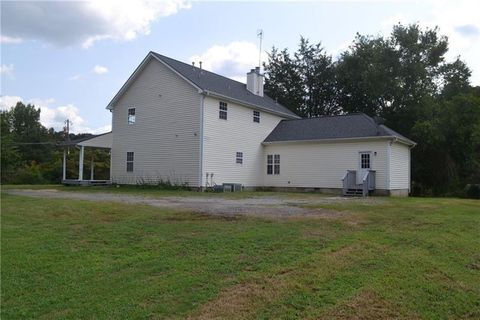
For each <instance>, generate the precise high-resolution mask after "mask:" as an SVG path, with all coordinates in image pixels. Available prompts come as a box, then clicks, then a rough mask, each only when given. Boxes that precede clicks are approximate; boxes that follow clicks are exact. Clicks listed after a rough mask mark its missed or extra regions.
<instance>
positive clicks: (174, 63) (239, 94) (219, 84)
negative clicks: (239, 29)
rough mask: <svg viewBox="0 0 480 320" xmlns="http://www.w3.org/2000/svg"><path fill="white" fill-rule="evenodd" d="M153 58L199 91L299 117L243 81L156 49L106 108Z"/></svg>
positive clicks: (113, 102) (111, 103) (285, 115)
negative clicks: (165, 54) (251, 88)
mask: <svg viewBox="0 0 480 320" xmlns="http://www.w3.org/2000/svg"><path fill="white" fill-rule="evenodd" d="M152 58H155V59H156V60H158V61H160V62H161V63H163V64H164V65H165V66H167V67H168V68H169V69H171V70H172V71H173V72H175V73H176V74H177V75H178V76H180V77H181V78H182V79H184V80H185V81H187V82H188V83H189V84H191V85H192V86H194V87H195V88H197V89H198V90H199V92H200V93H205V94H208V95H213V96H218V97H220V98H225V99H231V100H233V101H235V102H237V103H240V104H244V105H246V106H249V107H252V108H258V109H261V110H264V111H267V112H271V113H274V114H278V115H281V116H283V117H285V118H288V119H299V118H300V117H299V116H297V115H296V114H295V113H293V112H292V111H290V110H289V109H287V108H286V107H284V106H283V105H281V104H279V103H277V102H276V101H274V100H273V99H272V98H270V97H268V96H266V95H264V96H263V97H261V96H257V95H255V94H253V93H251V92H250V91H248V90H247V87H246V85H245V84H244V83H241V82H238V81H235V80H232V79H229V78H227V77H224V76H221V75H219V74H216V73H213V72H210V71H207V70H203V69H200V68H198V67H194V66H192V65H189V64H186V63H184V62H180V61H178V60H175V59H172V58H169V57H166V56H163V55H161V54H158V53H156V52H150V53H149V54H148V55H147V57H145V59H144V60H143V61H142V63H141V64H140V65H139V66H138V67H137V69H136V70H135V71H134V72H133V74H132V75H131V76H130V77H129V78H128V80H127V82H125V84H124V85H123V86H122V88H121V89H120V90H119V92H118V93H117V94H116V95H115V97H114V98H113V99H112V101H110V103H109V104H108V106H107V109H113V107H114V104H115V103H116V102H117V101H118V99H119V98H120V97H121V95H122V94H123V93H124V92H125V91H126V90H127V89H128V87H129V86H130V84H131V83H132V82H133V81H134V80H135V78H136V77H137V75H138V74H139V73H140V72H141V71H142V70H143V68H144V67H145V65H146V64H147V62H148V61H149V60H150V59H152Z"/></svg>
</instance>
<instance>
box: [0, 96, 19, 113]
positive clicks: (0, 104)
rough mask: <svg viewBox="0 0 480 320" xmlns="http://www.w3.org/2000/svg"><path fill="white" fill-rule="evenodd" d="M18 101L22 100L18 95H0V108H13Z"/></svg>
mask: <svg viewBox="0 0 480 320" xmlns="http://www.w3.org/2000/svg"><path fill="white" fill-rule="evenodd" d="M19 101H23V99H22V98H21V97H19V96H0V110H8V109H10V108H13V107H15V105H16V104H17V102H19Z"/></svg>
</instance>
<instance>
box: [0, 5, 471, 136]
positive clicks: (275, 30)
mask: <svg viewBox="0 0 480 320" xmlns="http://www.w3.org/2000/svg"><path fill="white" fill-rule="evenodd" d="M477 3H479V2H478V1H422V2H420V1H388V2H384V1H369V2H362V1H354V2H346V1H341V2H338V1H331V2H186V1H182V0H168V1H161V2H151V1H150V2H147V1H144V0H135V1H96V2H72V1H63V2H54V1H51V2H27V1H23V2H4V1H2V4H1V6H2V12H1V15H2V17H1V18H2V19H1V24H2V25H1V27H2V28H1V95H2V97H1V102H0V106H1V108H8V107H10V106H11V105H12V104H13V103H14V102H15V101H16V100H22V101H24V102H31V103H34V104H35V105H37V106H39V107H41V108H42V116H41V121H42V123H43V124H44V125H46V126H49V127H50V126H53V127H55V128H56V129H57V130H58V129H60V128H61V127H62V123H63V121H64V120H65V119H66V118H69V119H70V120H71V121H72V122H73V131H74V132H87V131H88V132H95V133H99V132H104V131H107V130H109V127H110V113H109V112H108V111H107V110H106V109H105V106H106V105H107V104H108V102H109V101H110V99H111V98H112V97H113V96H114V95H115V93H116V92H117V91H118V90H119V89H120V87H121V86H122V84H123V83H124V82H125V80H126V79H127V78H128V76H129V75H130V74H131V73H132V72H133V70H134V69H135V67H136V66H137V65H138V64H139V63H140V61H141V60H142V59H143V58H144V57H145V55H146V54H147V53H148V52H149V51H150V50H153V51H157V52H159V53H161V54H164V55H167V56H170V57H173V58H176V59H178V60H181V61H185V62H187V63H190V62H191V61H196V62H198V61H200V60H201V61H203V65H204V67H205V68H206V69H209V70H211V71H214V72H217V73H220V74H223V75H225V76H228V77H232V78H234V79H237V80H240V81H243V79H244V74H245V73H246V72H247V71H248V70H249V69H250V68H252V67H254V66H255V65H256V64H257V63H258V52H259V49H258V38H257V36H256V32H257V29H259V28H261V29H263V30H264V41H263V49H264V50H269V49H270V48H271V47H272V46H273V45H275V46H276V47H279V48H285V47H286V48H289V49H290V50H291V51H293V50H295V49H296V46H297V44H298V42H299V37H300V35H303V36H304V37H306V38H308V39H310V40H311V41H312V42H322V44H323V46H324V47H325V49H326V50H327V52H329V53H331V54H332V55H334V56H335V55H337V54H339V53H340V52H341V51H342V50H345V49H346V48H347V47H348V45H349V44H350V43H351V41H352V40H353V38H354V36H355V34H356V33H357V32H359V33H361V34H388V33H389V32H390V30H391V27H392V25H393V24H395V23H397V22H402V23H410V22H418V23H420V25H422V26H425V27H427V26H428V27H433V26H436V25H438V26H439V27H440V32H441V33H442V34H445V35H447V36H448V37H449V40H450V53H449V55H448V59H454V58H455V57H456V56H457V55H460V56H461V58H462V59H464V60H465V61H466V62H467V64H468V65H469V66H470V68H471V69H472V70H473V76H472V82H473V84H476V85H480V61H479V60H480V59H478V57H480V19H478V16H477V14H478V12H480V7H479V5H478V4H477ZM263 58H264V59H265V55H263Z"/></svg>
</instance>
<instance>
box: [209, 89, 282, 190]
mask: <svg viewBox="0 0 480 320" xmlns="http://www.w3.org/2000/svg"><path fill="white" fill-rule="evenodd" d="M218 112H219V100H218V99H215V98H213V97H206V98H205V101H204V133H203V135H204V138H203V140H204V145H203V166H202V167H203V175H202V176H203V179H205V175H206V174H207V173H209V174H211V173H214V178H213V180H214V181H215V183H217V184H220V183H224V182H231V183H241V184H243V185H244V186H246V187H253V186H261V185H262V184H263V174H264V172H265V163H266V160H264V153H263V146H262V142H263V140H265V138H266V137H267V136H268V135H269V134H270V132H272V130H273V129H274V128H275V126H276V125H277V124H278V122H279V121H280V120H282V118H281V117H279V116H276V115H272V114H270V113H266V112H262V121H261V123H255V122H253V121H252V109H251V108H247V107H244V106H241V105H238V104H235V103H233V102H228V121H225V120H222V119H219V113H218ZM239 150H241V151H242V152H243V160H242V161H243V164H242V165H239V164H237V163H236V162H235V161H232V155H235V154H236V152H238V151H239ZM204 182H205V180H204Z"/></svg>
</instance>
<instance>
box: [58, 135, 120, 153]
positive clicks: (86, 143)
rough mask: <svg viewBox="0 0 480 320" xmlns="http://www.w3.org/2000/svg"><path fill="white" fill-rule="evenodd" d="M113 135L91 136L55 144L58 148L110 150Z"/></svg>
mask: <svg viewBox="0 0 480 320" xmlns="http://www.w3.org/2000/svg"><path fill="white" fill-rule="evenodd" d="M112 141H113V134H112V132H111V131H110V132H106V133H102V134H98V135H95V136H91V137H88V138H82V139H78V140H72V141H62V142H61V143H59V144H57V146H59V147H74V146H75V147H77V146H79V147H91V148H100V149H112Z"/></svg>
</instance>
